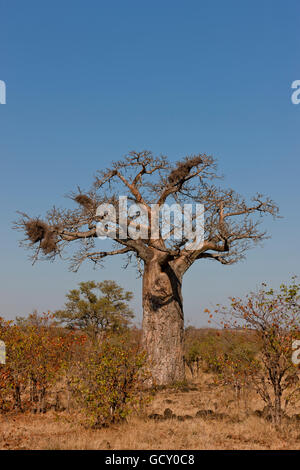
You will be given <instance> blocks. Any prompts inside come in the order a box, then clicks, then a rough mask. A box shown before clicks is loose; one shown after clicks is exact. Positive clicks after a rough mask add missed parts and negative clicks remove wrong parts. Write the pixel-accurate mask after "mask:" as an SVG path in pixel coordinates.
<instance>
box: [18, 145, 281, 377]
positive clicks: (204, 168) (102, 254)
mask: <svg viewBox="0 0 300 470" xmlns="http://www.w3.org/2000/svg"><path fill="white" fill-rule="evenodd" d="M218 180H219V176H218V175H217V166H216V162H215V160H214V159H213V157H211V156H208V155H206V154H198V155H194V156H188V157H185V158H184V159H182V160H181V161H178V162H177V164H176V165H174V164H171V163H170V162H169V161H168V159H167V158H166V157H165V156H159V157H155V156H153V155H152V153H151V152H149V151H142V152H131V153H130V154H129V155H127V156H125V157H124V158H123V159H122V160H121V161H117V162H114V163H113V164H112V166H111V167H110V168H109V169H107V170H104V171H99V172H98V173H97V175H96V178H95V181H94V184H93V186H92V188H91V190H90V191H88V192H85V193H82V192H81V190H80V188H78V190H77V191H76V192H75V193H72V194H70V196H69V197H71V198H72V199H73V200H74V201H75V202H76V203H77V207H76V208H75V209H73V210H61V209H57V208H56V207H54V208H53V209H52V210H50V211H49V212H48V213H47V214H46V216H45V218H44V220H41V219H40V218H31V217H29V216H28V215H27V214H24V213H21V216H20V219H19V220H18V222H17V223H16V224H15V228H19V229H21V230H23V231H25V234H26V239H27V242H26V241H24V242H23V243H25V245H27V246H29V247H30V248H33V250H34V251H33V261H36V260H37V259H39V258H40V257H42V258H46V259H49V260H52V259H54V258H55V257H56V256H59V255H61V253H62V251H63V250H64V249H65V248H66V247H67V245H70V242H77V247H78V249H77V250H76V251H75V254H74V253H72V254H71V255H70V258H71V260H72V261H71V269H74V270H77V269H78V267H79V266H80V264H81V263H82V262H83V261H84V260H87V259H89V260H91V261H93V262H94V263H95V264H101V263H102V262H103V259H104V258H106V257H107V256H113V255H125V256H126V258H127V260H128V261H133V262H136V264H137V267H138V269H139V270H140V272H141V274H142V276H143V311H144V316H143V344H144V347H145V348H146V351H147V352H148V355H149V358H150V360H151V363H152V372H153V379H154V381H155V382H156V383H157V384H168V383H172V382H176V381H182V380H183V379H184V363H183V325H184V320H183V304H182V294H181V286H182V278H183V275H184V274H185V272H186V271H187V270H188V269H189V268H190V267H191V266H192V264H193V263H194V262H195V261H201V260H204V259H209V260H213V261H217V262H220V263H222V264H224V265H226V264H232V263H235V262H237V261H238V260H240V259H242V258H243V257H244V256H245V252H246V251H247V250H248V248H250V247H251V246H252V245H253V244H256V243H257V242H260V241H262V240H263V239H265V238H266V233H265V232H264V231H261V230H260V229H259V224H260V217H256V216H262V215H264V214H271V215H273V216H277V214H278V208H277V206H276V205H275V203H274V202H273V201H272V200H271V199H269V198H265V197H263V196H262V195H260V194H258V195H257V196H255V197H253V199H252V200H251V202H250V203H249V204H248V203H247V202H246V200H245V199H244V198H243V197H241V196H240V195H238V194H237V193H236V192H234V191H233V190H232V189H223V188H222V187H219V186H217V185H216V181H218ZM120 195H122V196H128V200H130V202H132V203H133V204H140V205H143V207H144V208H146V211H147V215H148V225H147V230H146V232H145V230H144V231H143V232H142V227H141V222H140V221H139V214H138V212H137V213H136V214H135V215H130V216H128V217H127V219H126V220H125V221H124V220H123V219H122V220H121V218H120V217H119V213H118V196H120ZM105 203H106V204H111V205H112V206H113V207H114V208H116V212H117V219H116V226H117V230H116V233H115V235H114V236H113V237H112V238H113V240H114V242H113V246H112V249H111V250H110V251H101V249H99V248H100V243H101V241H100V240H97V223H98V222H101V221H103V220H105V222H109V217H110V215H109V214H107V213H104V214H102V215H99V213H98V212H97V214H96V211H97V207H98V206H99V205H100V204H105ZM174 203H176V204H179V206H180V207H183V205H184V204H187V203H189V204H196V203H198V204H203V206H204V209H205V237H204V242H203V243H202V244H201V246H200V245H199V246H197V247H196V248H195V249H193V250H191V249H188V246H187V242H188V240H187V239H185V238H184V237H183V238H182V239H181V240H178V239H177V238H176V237H175V236H174V233H175V231H176V223H175V222H174V221H173V226H172V228H171V230H170V237H168V238H166V237H165V235H164V234H163V225H164V224H163V223H162V224H161V223H160V222H159V223H158V225H159V228H158V236H157V233H156V236H153V234H152V231H151V228H153V226H154V223H155V224H156V225H157V219H155V220H154V216H153V212H152V211H151V205H152V204H157V205H158V207H159V208H161V207H162V206H163V205H164V204H169V205H170V204H174ZM156 207H157V206H156ZM159 220H161V218H160V219H159ZM138 222H139V223H138ZM134 223H135V230H136V231H137V232H138V231H139V230H140V231H141V233H142V234H143V236H142V237H140V238H138V237H133V236H132V235H131V236H129V235H128V234H127V235H126V238H124V237H123V238H122V237H121V236H120V233H121V232H122V233H124V226H125V229H127V227H129V226H130V225H131V226H132V224H134ZM195 223H196V217H195V216H194V218H193V221H192V224H193V227H194V228H195ZM156 225H155V227H156ZM126 266H127V264H126Z"/></svg>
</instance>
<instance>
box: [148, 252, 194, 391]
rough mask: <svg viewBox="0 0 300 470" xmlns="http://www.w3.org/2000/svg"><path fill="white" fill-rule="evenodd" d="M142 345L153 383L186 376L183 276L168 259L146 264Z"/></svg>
mask: <svg viewBox="0 0 300 470" xmlns="http://www.w3.org/2000/svg"><path fill="white" fill-rule="evenodd" d="M143 314H144V316H143V346H144V348H145V350H146V352H147V354H148V359H149V364H150V368H151V373H152V381H151V383H152V384H153V385H168V384H172V383H174V382H180V381H183V380H184V377H185V375H184V361H183V333H184V320H183V308H182V295H181V279H180V278H179V276H178V275H176V274H175V272H174V270H173V269H172V268H171V266H170V264H169V263H166V264H164V265H163V266H161V265H160V264H159V263H158V262H157V261H150V262H148V263H146V264H145V269H144V277H143Z"/></svg>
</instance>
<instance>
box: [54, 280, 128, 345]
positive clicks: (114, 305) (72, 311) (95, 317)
mask: <svg viewBox="0 0 300 470" xmlns="http://www.w3.org/2000/svg"><path fill="white" fill-rule="evenodd" d="M95 291H99V292H101V293H102V294H103V295H102V296H101V295H100V296H97V295H96V293H95ZM66 297H67V299H68V301H67V302H66V304H65V309H64V310H58V311H57V312H56V313H55V317H56V318H57V319H58V320H60V321H61V322H62V323H66V324H67V325H68V327H70V328H80V329H82V330H84V331H85V332H86V333H87V334H88V335H89V336H90V337H91V338H93V339H95V338H97V335H98V334H99V333H100V332H101V331H102V332H103V331H107V330H111V331H114V332H116V331H118V330H122V329H124V328H126V327H127V326H128V324H129V322H130V320H131V319H132V318H133V317H134V314H133V312H132V310H131V309H130V308H129V306H128V302H129V301H130V300H131V299H132V297H133V295H132V293H131V292H129V291H124V289H123V288H122V287H120V286H118V284H117V283H116V282H114V281H104V282H98V283H96V282H94V281H89V282H81V283H80V284H79V289H73V290H71V291H70V292H69V293H68V294H67V296H66Z"/></svg>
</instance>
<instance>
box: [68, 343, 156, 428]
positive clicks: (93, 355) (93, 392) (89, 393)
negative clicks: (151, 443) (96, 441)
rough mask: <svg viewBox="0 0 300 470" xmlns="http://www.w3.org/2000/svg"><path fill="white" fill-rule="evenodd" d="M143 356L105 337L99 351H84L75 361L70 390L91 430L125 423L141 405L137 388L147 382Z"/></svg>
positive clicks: (93, 348) (93, 349)
mask: <svg viewBox="0 0 300 470" xmlns="http://www.w3.org/2000/svg"><path fill="white" fill-rule="evenodd" d="M145 362H146V355H145V352H140V351H139V348H138V346H135V345H133V344H131V342H130V341H127V338H126V335H125V336H124V337H122V338H121V339H120V338H119V339H118V340H117V341H115V340H114V338H112V337H107V338H105V340H104V341H103V342H102V343H101V345H100V347H99V346H97V347H95V346H91V348H90V349H88V348H87V349H86V357H82V359H81V361H78V363H77V368H76V370H75V371H74V375H73V377H72V380H71V387H72V389H73V393H74V395H75V397H76V398H77V400H78V402H79V403H80V404H81V405H82V406H83V409H84V411H85V413H86V415H87V417H88V419H89V421H90V424H91V425H92V426H94V427H102V426H108V425H109V424H111V423H116V422H119V421H122V420H124V419H126V417H127V416H128V414H129V413H130V412H131V411H132V409H133V407H134V405H135V404H141V403H143V400H144V398H143V394H142V393H140V391H141V390H140V387H141V385H142V384H143V382H144V381H145V380H147V379H149V374H148V373H147V371H146V369H145Z"/></svg>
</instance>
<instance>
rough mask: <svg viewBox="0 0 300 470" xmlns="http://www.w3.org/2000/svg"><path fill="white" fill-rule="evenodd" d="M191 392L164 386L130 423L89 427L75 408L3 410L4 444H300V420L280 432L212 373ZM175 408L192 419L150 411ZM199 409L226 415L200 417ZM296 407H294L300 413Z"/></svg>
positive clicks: (0, 439)
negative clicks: (40, 412)
mask: <svg viewBox="0 0 300 470" xmlns="http://www.w3.org/2000/svg"><path fill="white" fill-rule="evenodd" d="M191 388H192V389H190V390H189V391H187V390H186V391H183V390H175V389H174V390H165V391H160V392H159V393H157V394H156V396H155V397H154V399H153V401H152V402H151V404H150V405H149V406H148V409H146V410H145V411H144V413H143V414H140V415H135V416H134V415H132V416H131V417H130V418H129V419H128V423H123V424H120V425H115V426H112V427H110V428H108V429H99V430H91V429H86V428H85V427H84V426H83V425H82V424H80V416H79V415H76V414H75V413H68V412H61V413H55V412H54V411H49V412H48V413H46V414H44V415H30V414H23V415H15V416H13V415H2V416H1V417H0V448H1V449H47V450H56V449H58V450H59V449H83V450H85V449H145V450H146V449H191V450H193V449H257V450H258V449H272V450H273V449H300V422H292V421H288V422H285V423H284V424H283V426H282V429H281V430H280V431H276V430H275V429H274V428H273V427H272V425H271V424H270V423H269V422H266V421H265V420H264V419H262V418H258V417H257V416H255V415H254V414H253V410H255V409H256V408H260V409H261V408H262V406H263V405H262V403H260V402H259V401H258V400H257V398H256V397H255V396H249V395H248V396H245V397H242V399H241V400H240V403H237V401H236V400H235V397H234V395H232V394H231V393H230V392H229V391H228V390H226V391H225V390H224V389H223V390H222V389H219V388H217V387H214V386H213V385H212V383H211V380H210V377H209V376H201V377H200V382H199V383H197V384H194V386H193V387H191ZM165 408H171V409H172V411H173V412H174V413H175V414H176V415H190V416H192V417H193V419H186V420H185V421H178V420H177V419H175V418H174V419H168V420H164V421H154V420H152V419H149V418H148V415H149V414H150V413H152V412H154V413H160V414H162V413H163V412H164V410H165ZM199 409H211V410H213V411H215V412H217V413H223V414H226V416H223V417H221V418H220V416H219V418H217V416H215V417H211V418H207V419H203V418H196V417H195V414H196V412H197V411H198V410H199ZM296 411H297V410H293V412H296Z"/></svg>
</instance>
